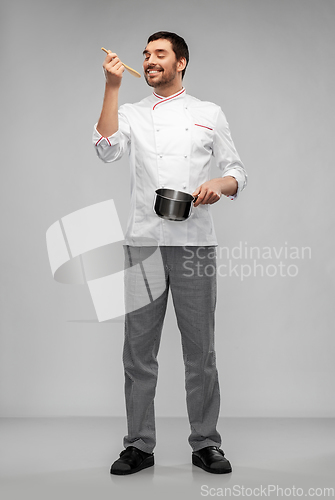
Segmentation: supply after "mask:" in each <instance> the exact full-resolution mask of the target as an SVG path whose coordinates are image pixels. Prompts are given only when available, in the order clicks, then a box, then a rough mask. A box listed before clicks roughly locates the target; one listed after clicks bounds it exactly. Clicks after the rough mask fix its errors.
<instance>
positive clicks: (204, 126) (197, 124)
mask: <svg viewBox="0 0 335 500" xmlns="http://www.w3.org/2000/svg"><path fill="white" fill-rule="evenodd" d="M194 125H196V126H197V127H203V128H208V130H213V129H212V128H210V127H206V125H199V123H195V124H194Z"/></svg>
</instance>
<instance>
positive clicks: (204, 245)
mask: <svg viewBox="0 0 335 500" xmlns="http://www.w3.org/2000/svg"><path fill="white" fill-rule="evenodd" d="M143 56H144V61H143V70H144V77H145V79H146V82H147V84H148V85H149V86H150V87H152V88H153V92H152V93H151V95H149V96H148V97H146V98H144V99H143V100H142V101H140V102H138V103H136V104H123V105H121V106H120V107H118V93H119V88H120V85H121V82H122V76H123V72H124V69H125V68H124V66H123V64H122V62H121V61H120V60H119V58H118V56H117V54H115V53H112V52H109V53H108V54H107V56H106V58H105V61H104V63H103V68H104V72H105V77H106V85H105V95H104V101H103V106H102V111H101V115H100V118H99V121H98V123H97V124H96V125H95V126H94V131H93V143H94V146H95V149H96V152H97V154H98V156H99V158H101V159H102V160H103V161H104V162H114V161H116V160H118V159H120V158H121V157H122V156H123V155H124V154H125V153H126V154H127V155H128V157H129V164H130V190H131V198H130V210H129V218H128V224H127V230H126V235H125V243H126V245H125V246H126V249H127V252H125V254H126V259H127V258H129V259H130V261H131V260H133V261H134V259H135V260H136V259H138V261H140V259H141V252H143V240H141V238H148V240H151V241H152V240H154V241H155V242H157V244H158V246H159V249H160V252H161V255H162V260H163V263H164V287H163V289H164V292H163V293H162V294H161V295H160V296H159V297H158V298H156V299H155V300H152V301H151V302H150V303H149V304H148V305H146V306H144V307H141V308H140V309H138V310H135V311H133V312H130V313H127V314H126V317H125V339H124V351H123V363H124V372H125V400H126V412H127V423H128V434H127V435H126V436H125V437H124V439H123V445H124V449H123V451H122V452H121V453H120V457H119V458H118V459H117V460H116V461H115V462H114V463H113V464H112V466H111V469H110V472H111V473H112V474H119V475H126V474H132V473H134V472H138V471H140V470H142V469H144V468H147V467H150V466H152V465H154V453H153V450H154V447H155V445H156V432H155V416H154V396H155V390H156V383H157V373H158V364H157V354H158V349H159V342H160V335H161V331H162V327H163V322H164V315H165V311H166V305H167V300H168V293H169V290H171V294H172V299H173V304H174V309H175V313H176V317H177V322H178V327H179V330H180V333H181V342H182V350H183V358H184V363H185V387H186V401H187V410H188V417H189V422H190V429H191V434H190V436H189V444H190V446H191V448H192V451H193V452H192V463H193V464H194V465H196V466H198V467H201V468H202V469H203V470H205V471H207V472H211V473H229V472H231V471H232V467H231V464H230V462H229V461H228V460H227V458H226V457H225V456H224V455H225V454H224V452H223V451H222V450H221V449H220V446H221V436H220V434H219V432H218V430H217V428H216V427H217V420H218V416H219V407H220V390H219V382H218V372H217V368H216V362H215V349H214V314H215V306H216V273H213V272H212V270H213V268H214V269H215V268H216V267H215V266H216V256H215V247H216V246H217V239H216V235H215V230H214V226H213V220H212V216H211V213H210V205H212V204H213V203H216V202H218V201H219V200H220V198H221V196H222V195H225V196H226V197H228V198H230V199H231V200H236V198H237V197H238V196H239V194H240V192H241V191H242V190H243V189H244V187H245V186H246V183H247V175H246V172H245V168H244V165H243V163H242V162H241V159H240V157H239V155H238V153H237V151H236V149H235V146H234V143H233V141H232V139H231V135H230V130H229V126H228V123H227V120H226V117H225V115H224V113H223V112H222V110H221V108H220V107H219V106H217V105H216V104H213V103H211V102H204V101H200V100H199V99H196V98H195V97H192V96H190V95H188V94H187V91H186V89H185V88H184V87H183V77H184V74H185V71H186V67H187V65H188V61H189V51H188V47H187V44H186V42H185V40H184V39H183V38H181V37H180V36H178V35H177V34H175V33H171V32H166V31H160V32H157V33H154V34H153V35H151V36H150V37H149V38H148V41H147V45H146V47H145V49H144V51H143ZM212 156H214V158H215V161H216V165H217V166H218V168H219V169H220V170H221V176H220V177H218V178H215V179H210V161H211V157H212ZM164 187H165V188H169V189H175V190H179V191H185V192H188V193H192V194H193V196H197V199H196V201H195V203H194V208H193V213H192V217H190V218H189V219H187V220H186V221H183V222H176V221H170V220H164V219H162V218H160V217H158V216H157V215H156V214H155V212H154V210H153V202H154V195H155V191H156V189H158V188H164ZM223 208H224V207H223ZM139 241H140V242H141V244H139V243H138V242H139ZM190 256H192V258H191V263H190ZM186 259H187V262H188V266H187V270H188V272H185V262H186ZM130 264H131V262H130ZM128 265H129V262H128ZM190 265H192V269H194V272H193V273H190V272H189V269H190ZM199 265H201V266H202V267H201V268H202V269H206V265H207V266H208V269H211V272H210V273H207V274H206V273H201V274H199V273H197V272H196V270H197V269H199ZM213 266H214V267H213ZM149 282H150V278H149ZM138 283H139V280H136V279H133V280H131V284H128V286H129V287H131V294H132V295H134V296H136V294H137V293H141V291H140V289H138V290H136V287H137V286H139V284H138Z"/></svg>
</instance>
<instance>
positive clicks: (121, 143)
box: [92, 106, 130, 163]
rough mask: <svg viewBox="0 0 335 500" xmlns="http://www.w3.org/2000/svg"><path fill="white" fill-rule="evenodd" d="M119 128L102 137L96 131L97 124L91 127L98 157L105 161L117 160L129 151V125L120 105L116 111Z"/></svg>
mask: <svg viewBox="0 0 335 500" xmlns="http://www.w3.org/2000/svg"><path fill="white" fill-rule="evenodd" d="M118 117H119V129H118V131H117V132H115V134H113V135H110V136H109V137H103V136H102V135H101V134H99V132H98V131H97V124H95V125H94V127H93V137H92V141H93V144H94V147H95V150H96V153H97V155H98V156H99V158H100V159H101V160H102V161H104V162H105V163H110V162H112V161H117V160H119V159H120V158H122V156H123V155H124V153H125V152H126V151H127V152H128V153H129V151H130V125H129V122H128V120H127V118H126V115H125V113H124V107H123V106H121V107H120V109H119V112H118Z"/></svg>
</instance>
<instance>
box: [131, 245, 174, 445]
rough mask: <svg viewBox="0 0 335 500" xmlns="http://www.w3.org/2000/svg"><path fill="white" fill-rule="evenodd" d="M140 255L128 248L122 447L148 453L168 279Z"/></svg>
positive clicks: (159, 267)
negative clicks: (124, 432) (143, 298)
mask: <svg viewBox="0 0 335 500" xmlns="http://www.w3.org/2000/svg"><path fill="white" fill-rule="evenodd" d="M127 251H129V248H128V249H127ZM143 252H145V249H143V248H142V249H141V247H139V248H136V247H131V258H132V259H133V262H132V264H133V265H132V267H131V268H130V269H128V271H129V272H128V273H126V278H125V279H126V281H125V292H126V296H125V303H126V307H127V305H128V306H129V305H130V309H131V310H130V312H127V313H126V316H125V336H124V348H123V364H124V373H125V401H126V413H127V426H128V434H127V435H126V436H125V437H124V440H123V444H124V447H125V448H126V447H127V446H136V447H137V448H139V449H141V450H142V451H145V452H147V453H152V451H153V449H154V447H155V445H156V430H155V413H154V397H155V392H156V384H157V374H158V363H157V354H158V350H159V344H160V338H161V332H162V327H163V321H164V317H165V312H166V305H167V298H168V279H167V276H166V275H165V272H164V267H163V263H162V259H161V257H160V259H158V260H157V259H156V260H154V262H152V263H151V265H150V262H149V259H147V260H146V261H143ZM158 252H159V249H158ZM159 256H160V254H159ZM126 258H127V256H126ZM136 261H138V262H139V263H141V262H142V268H141V267H140V266H139V265H138V266H135V265H134V264H135V263H136ZM148 262H149V264H148ZM143 274H144V275H143ZM145 293H148V296H147V297H149V299H148V300H147V302H148V303H147V304H146V305H145V306H143V307H139V306H140V305H141V303H140V302H139V301H138V298H139V297H141V296H143V294H145ZM137 307H138V308H137Z"/></svg>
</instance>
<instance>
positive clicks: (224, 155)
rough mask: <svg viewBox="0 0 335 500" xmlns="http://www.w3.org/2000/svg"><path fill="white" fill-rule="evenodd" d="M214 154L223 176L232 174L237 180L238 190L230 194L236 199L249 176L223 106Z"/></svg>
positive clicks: (218, 119) (215, 138)
mask: <svg viewBox="0 0 335 500" xmlns="http://www.w3.org/2000/svg"><path fill="white" fill-rule="evenodd" d="M213 156H214V157H215V160H216V164H217V166H218V167H219V168H220V170H221V171H222V177H227V176H232V177H234V178H235V179H236V180H237V183H238V188H237V192H236V194H235V195H234V196H229V198H230V199H231V200H235V199H236V198H237V197H238V196H239V194H240V192H241V191H242V190H243V189H244V188H245V187H246V185H247V181H248V176H247V173H246V170H245V168H244V165H243V163H242V161H241V159H240V157H239V155H238V153H237V151H236V148H235V145H234V143H233V140H232V138H231V135H230V130H229V125H228V122H227V119H226V117H225V115H224V113H223V111H222V109H221V108H220V109H219V113H218V117H217V121H216V125H215V128H214V140H213Z"/></svg>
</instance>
